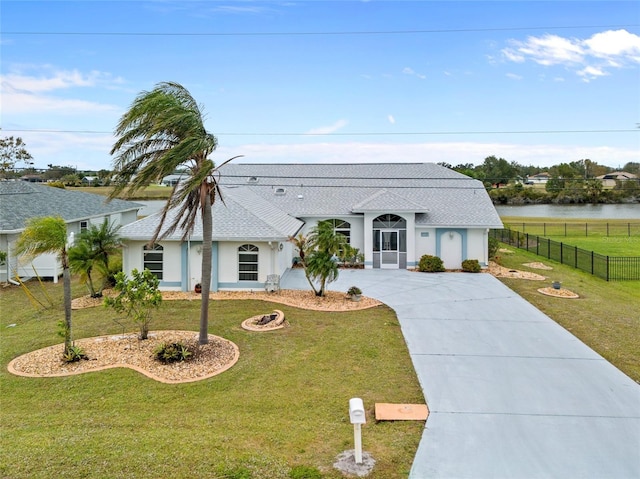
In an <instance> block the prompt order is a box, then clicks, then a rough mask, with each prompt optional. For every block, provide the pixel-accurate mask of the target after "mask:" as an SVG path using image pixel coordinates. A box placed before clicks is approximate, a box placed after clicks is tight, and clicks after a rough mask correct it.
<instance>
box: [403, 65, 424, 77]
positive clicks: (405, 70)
mask: <svg viewBox="0 0 640 479" xmlns="http://www.w3.org/2000/svg"><path fill="white" fill-rule="evenodd" d="M402 73H404V74H405V75H410V76H416V77H418V78H420V79H421V80H424V79H425V78H427V76H426V75H423V74H421V73H417V72H416V71H415V70H414V69H413V68H411V67H404V68H403V69H402Z"/></svg>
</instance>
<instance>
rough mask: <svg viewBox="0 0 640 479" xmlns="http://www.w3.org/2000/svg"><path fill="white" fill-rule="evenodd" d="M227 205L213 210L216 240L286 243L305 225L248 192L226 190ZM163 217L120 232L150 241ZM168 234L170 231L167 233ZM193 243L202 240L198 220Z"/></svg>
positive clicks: (169, 217)
mask: <svg viewBox="0 0 640 479" xmlns="http://www.w3.org/2000/svg"><path fill="white" fill-rule="evenodd" d="M222 196H223V198H224V203H222V202H221V201H217V202H216V203H215V204H214V206H213V240H214V241H234V240H254V241H256V240H264V241H266V240H282V239H286V238H288V237H289V236H294V235H295V234H296V233H297V232H298V230H300V228H301V227H302V226H303V225H304V223H303V222H302V221H300V220H298V219H297V218H294V217H292V216H290V215H288V214H287V213H285V212H284V211H281V210H279V209H277V208H274V207H273V205H271V204H269V203H268V202H266V201H265V200H264V199H262V198H260V197H259V196H256V195H255V194H254V193H253V192H251V191H247V190H246V189H240V188H238V189H236V188H222ZM175 215H176V211H175V210H173V211H170V212H169V214H168V215H167V219H166V220H165V225H169V224H171V223H172V221H173V220H174V218H175ZM160 218H161V213H156V214H153V215H150V216H147V217H146V218H143V219H142V220H139V221H136V222H135V223H131V224H128V225H126V226H124V227H122V228H121V229H120V230H119V233H120V235H121V236H122V237H123V238H128V239H132V240H149V239H151V236H152V234H153V233H154V232H155V230H156V228H157V227H158V223H159V221H160ZM164 231H166V228H165V229H164ZM181 238H182V232H181V231H176V232H174V233H172V234H171V235H169V236H167V237H166V239H167V240H180V239H181ZM190 238H191V240H195V241H201V240H202V221H201V220H200V217H199V216H198V218H197V220H196V223H195V225H194V229H193V232H192V233H191V236H190Z"/></svg>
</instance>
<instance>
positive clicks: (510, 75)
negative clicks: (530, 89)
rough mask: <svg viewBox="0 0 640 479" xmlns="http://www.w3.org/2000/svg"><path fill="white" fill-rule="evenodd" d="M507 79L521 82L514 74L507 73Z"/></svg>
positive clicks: (518, 76)
mask: <svg viewBox="0 0 640 479" xmlns="http://www.w3.org/2000/svg"><path fill="white" fill-rule="evenodd" d="M507 78H511V79H512V80H522V76H521V75H516V74H515V73H507Z"/></svg>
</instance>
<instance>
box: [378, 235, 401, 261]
mask: <svg viewBox="0 0 640 479" xmlns="http://www.w3.org/2000/svg"><path fill="white" fill-rule="evenodd" d="M380 268H383V269H398V230H380Z"/></svg>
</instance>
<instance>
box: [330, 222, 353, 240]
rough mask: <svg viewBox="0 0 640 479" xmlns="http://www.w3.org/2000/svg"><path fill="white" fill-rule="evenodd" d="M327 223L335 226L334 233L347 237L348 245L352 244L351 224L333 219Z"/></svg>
mask: <svg viewBox="0 0 640 479" xmlns="http://www.w3.org/2000/svg"><path fill="white" fill-rule="evenodd" d="M327 221H328V222H329V223H331V226H333V231H335V232H336V233H340V234H341V235H342V236H344V237H345V239H346V241H347V244H351V223H349V222H348V221H345V220H340V219H337V218H332V219H330V220H327Z"/></svg>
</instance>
